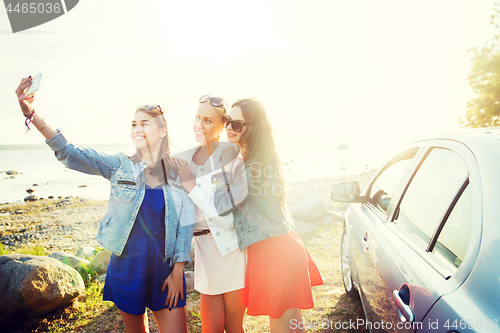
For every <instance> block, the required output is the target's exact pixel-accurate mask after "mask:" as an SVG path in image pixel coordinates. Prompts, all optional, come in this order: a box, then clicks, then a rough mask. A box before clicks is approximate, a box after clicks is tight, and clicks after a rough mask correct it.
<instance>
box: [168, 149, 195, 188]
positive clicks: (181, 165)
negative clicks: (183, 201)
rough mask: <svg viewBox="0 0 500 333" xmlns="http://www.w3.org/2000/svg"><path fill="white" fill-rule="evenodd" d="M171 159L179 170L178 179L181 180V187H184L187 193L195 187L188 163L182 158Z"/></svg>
mask: <svg viewBox="0 0 500 333" xmlns="http://www.w3.org/2000/svg"><path fill="white" fill-rule="evenodd" d="M173 159H174V163H175V166H176V167H177V170H178V171H179V179H180V180H181V184H182V188H184V191H186V192H187V193H190V192H191V191H192V190H193V188H195V187H196V180H195V178H194V177H193V175H192V174H191V171H189V166H188V163H187V162H186V161H184V160H183V159H182V158H178V157H174V158H173Z"/></svg>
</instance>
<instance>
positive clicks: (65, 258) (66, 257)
mask: <svg viewBox="0 0 500 333" xmlns="http://www.w3.org/2000/svg"><path fill="white" fill-rule="evenodd" d="M49 257H51V258H54V259H57V260H59V261H61V262H63V263H65V264H66V265H69V266H71V267H73V268H74V269H76V270H78V269H80V268H81V267H82V266H87V265H88V264H90V261H88V260H87V259H83V258H79V257H76V256H74V255H72V254H71V253H66V252H62V251H58V252H52V253H51V254H50V255H49Z"/></svg>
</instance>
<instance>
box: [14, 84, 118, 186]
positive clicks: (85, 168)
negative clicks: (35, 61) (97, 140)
mask: <svg viewBox="0 0 500 333" xmlns="http://www.w3.org/2000/svg"><path fill="white" fill-rule="evenodd" d="M30 86H31V77H27V78H24V79H22V80H21V83H20V84H19V86H18V87H17V89H16V95H17V98H18V101H19V106H20V108H21V111H22V112H23V114H24V116H25V117H26V121H27V124H28V125H29V121H31V123H32V124H33V125H34V126H35V127H36V129H38V131H39V132H40V133H42V135H43V136H44V137H45V139H47V140H46V141H45V143H47V145H49V147H50V148H51V149H52V150H53V151H54V153H55V155H56V158H57V159H58V160H59V161H61V162H62V163H63V164H64V165H66V166H67V167H68V168H70V169H73V170H76V171H80V172H84V173H87V174H91V175H101V176H103V177H105V178H106V179H110V178H111V176H112V170H114V169H117V167H118V165H119V161H118V157H117V156H116V155H107V154H103V153H100V152H98V151H96V150H94V149H91V148H85V147H82V146H79V145H75V144H72V143H68V141H67V140H66V138H65V137H64V136H63V135H62V133H61V132H60V131H59V130H55V129H53V128H52V127H51V126H50V125H49V124H47V123H46V122H45V120H44V119H43V118H42V117H41V116H40V114H39V113H38V112H36V111H35V109H34V108H33V102H34V101H35V94H32V95H28V96H27V95H26V92H27V91H28V88H29V87H30Z"/></svg>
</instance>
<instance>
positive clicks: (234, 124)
mask: <svg viewBox="0 0 500 333" xmlns="http://www.w3.org/2000/svg"><path fill="white" fill-rule="evenodd" d="M222 125H224V127H225V128H228V126H229V125H231V128H232V129H233V131H235V132H236V133H240V132H241V131H242V130H243V126H248V125H251V124H248V123H244V122H242V121H239V120H231V119H229V118H228V117H226V116H222Z"/></svg>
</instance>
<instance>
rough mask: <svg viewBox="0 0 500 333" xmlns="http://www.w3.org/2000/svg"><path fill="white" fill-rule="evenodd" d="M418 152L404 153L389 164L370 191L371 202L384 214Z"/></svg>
mask: <svg viewBox="0 0 500 333" xmlns="http://www.w3.org/2000/svg"><path fill="white" fill-rule="evenodd" d="M417 151H418V150H416V149H415V150H411V151H407V152H404V153H403V154H401V155H399V156H397V157H396V158H394V159H392V160H391V161H389V163H387V165H386V166H385V167H384V169H385V170H384V169H383V171H382V173H381V174H380V175H379V176H378V177H377V179H376V180H375V182H374V183H373V185H372V187H371V190H370V196H369V197H370V200H369V201H370V202H371V203H372V205H374V206H375V207H376V208H377V209H379V210H380V211H382V212H385V211H387V207H388V206H389V203H390V201H391V198H392V195H393V194H394V190H395V189H396V185H397V184H398V182H399V181H400V179H401V177H402V176H403V173H404V171H405V170H406V169H407V168H408V166H409V165H410V163H411V161H412V160H413V157H415V154H416V153H417Z"/></svg>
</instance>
